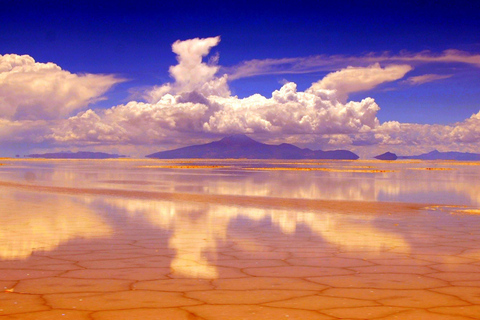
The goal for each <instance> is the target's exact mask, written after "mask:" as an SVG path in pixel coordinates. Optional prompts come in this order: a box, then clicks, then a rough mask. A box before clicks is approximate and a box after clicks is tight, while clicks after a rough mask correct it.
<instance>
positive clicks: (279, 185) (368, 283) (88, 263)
mask: <svg viewBox="0 0 480 320" xmlns="http://www.w3.org/2000/svg"><path fill="white" fill-rule="evenodd" d="M0 163H3V164H4V165H3V166H0V190H1V193H0V223H1V229H0V288H2V289H3V290H1V293H0V316H2V318H5V319H57V318H62V319H139V318H143V319H476V318H478V315H479V314H480V298H479V296H480V272H479V271H480V229H479V227H478V226H479V225H480V215H478V214H477V213H478V208H479V207H480V182H478V181H480V165H479V164H478V163H459V162H451V161H447V162H438V161H437V162H417V161H409V162H380V161H303V162H288V161H212V160H210V161H199V160H197V161H187V162H176V161H155V160H102V161H98V160H97V161H79V160H63V161H54V160H48V161H39V160H2V161H0ZM272 168H276V169H275V170H272ZM285 169H288V170H285ZM296 169H303V170H296ZM305 169H313V170H305ZM439 169H442V170H439ZM443 169H448V170H443Z"/></svg>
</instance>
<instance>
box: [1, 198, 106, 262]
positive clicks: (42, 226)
mask: <svg viewBox="0 0 480 320" xmlns="http://www.w3.org/2000/svg"><path fill="white" fill-rule="evenodd" d="M2 193H3V195H4V196H5V197H4V198H3V199H2V206H3V207H4V208H8V210H2V212H0V216H1V221H2V225H1V226H0V258H2V259H26V258H28V257H29V256H30V255H31V254H32V253H33V252H35V251H51V250H54V249H55V248H57V247H58V246H59V245H61V244H62V243H63V242H66V241H68V240H71V239H75V238H78V237H82V238H96V237H106V236H108V235H110V234H111V232H112V230H111V228H110V226H108V225H107V224H106V223H105V222H104V221H103V220H102V219H100V218H99V217H98V216H96V215H95V214H94V213H93V212H92V211H90V210H89V209H87V208H86V207H84V206H81V205H79V204H78V203H76V202H73V201H71V200H69V199H68V198H65V197H62V198H61V199H60V198H57V197H48V196H45V194H34V193H15V194H11V195H10V194H8V195H6V194H5V193H6V191H5V190H3V191H2Z"/></svg>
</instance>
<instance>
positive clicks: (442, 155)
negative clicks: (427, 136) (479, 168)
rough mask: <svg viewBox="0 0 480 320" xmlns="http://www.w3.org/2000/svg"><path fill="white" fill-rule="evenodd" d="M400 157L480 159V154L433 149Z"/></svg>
mask: <svg viewBox="0 0 480 320" xmlns="http://www.w3.org/2000/svg"><path fill="white" fill-rule="evenodd" d="M398 159H418V160H460V161H480V154H478V153H469V152H453V151H450V152H440V151H438V150H433V151H431V152H428V153H423V154H420V155H416V156H398Z"/></svg>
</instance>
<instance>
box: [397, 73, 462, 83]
mask: <svg viewBox="0 0 480 320" xmlns="http://www.w3.org/2000/svg"><path fill="white" fill-rule="evenodd" d="M452 76H453V74H423V75H421V76H415V77H410V78H408V79H407V80H405V83H406V84H410V85H420V84H424V83H428V82H432V81H437V80H443V79H448V78H451V77H452Z"/></svg>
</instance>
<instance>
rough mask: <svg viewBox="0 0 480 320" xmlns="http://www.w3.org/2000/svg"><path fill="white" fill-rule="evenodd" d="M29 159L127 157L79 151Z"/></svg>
mask: <svg viewBox="0 0 480 320" xmlns="http://www.w3.org/2000/svg"><path fill="white" fill-rule="evenodd" d="M25 157H27V158H44V159H117V158H125V157H126V156H123V155H119V154H110V153H104V152H90V151H79V152H70V151H65V152H53V153H42V154H29V155H26V156H25Z"/></svg>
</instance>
